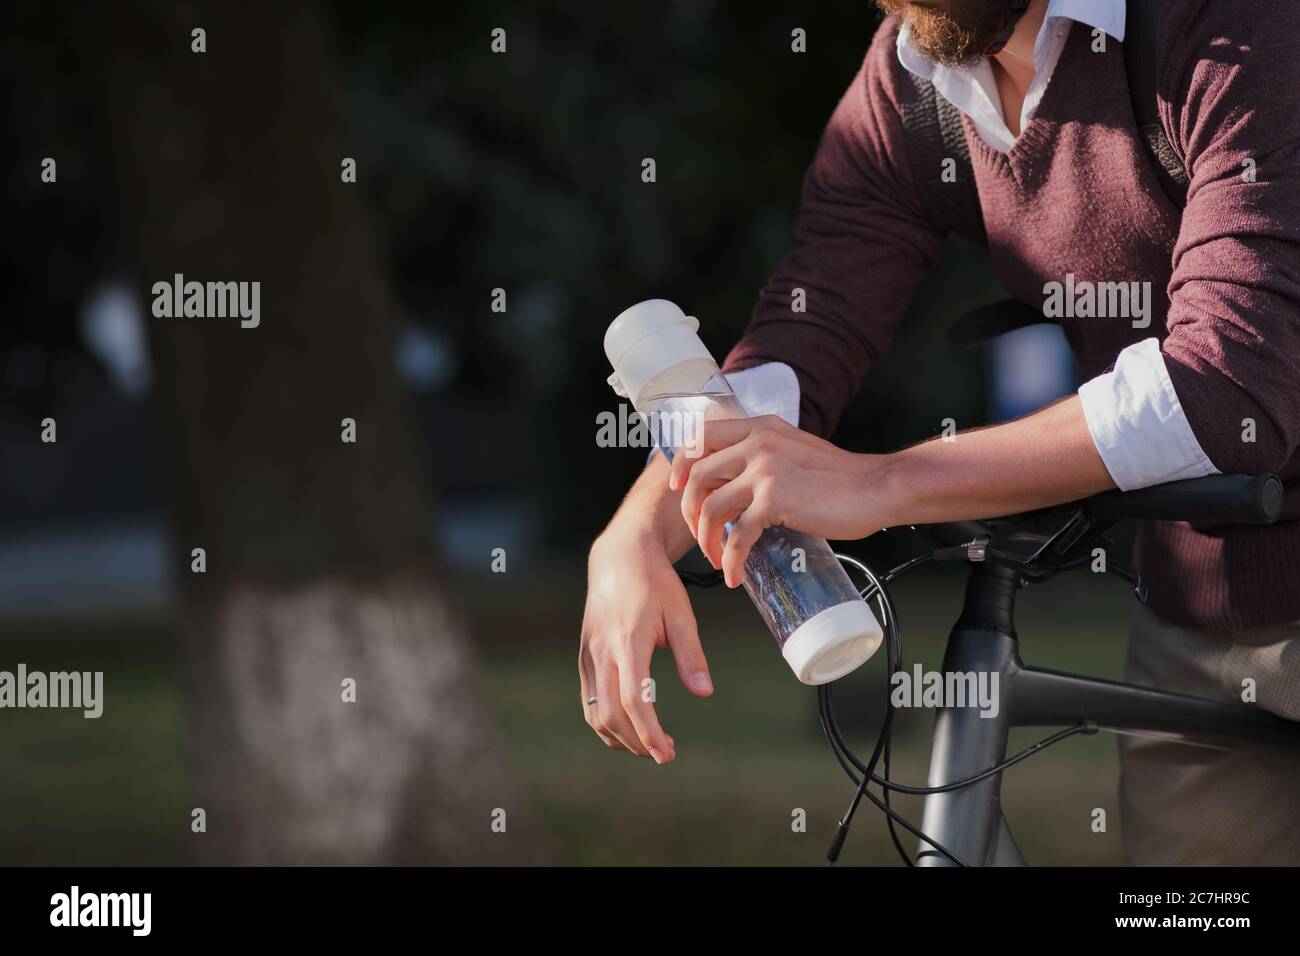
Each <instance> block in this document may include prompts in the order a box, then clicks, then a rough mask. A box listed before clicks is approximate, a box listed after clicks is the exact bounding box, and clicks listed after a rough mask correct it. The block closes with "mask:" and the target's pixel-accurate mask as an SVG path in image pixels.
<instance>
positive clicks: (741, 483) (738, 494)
mask: <svg viewBox="0 0 1300 956" xmlns="http://www.w3.org/2000/svg"><path fill="white" fill-rule="evenodd" d="M753 501H754V482H753V479H752V478H749V477H746V476H745V475H741V476H740V477H739V478H737V479H736V480H735V481H729V482H727V483H726V484H725V485H723V486H721V487H720V488H716V489H714V491H712V492H711V493H710V494H709V496H708V497H707V498H705V499H704V504H703V505H702V506H701V507H700V518H699V523H698V525H697V526H696V539H697V540H698V541H699V543H700V550H701V551H703V552H704V556H705V557H706V558H708V559H709V563H710V564H712V565H713V566H714V567H715V568H721V567H722V556H723V549H722V539H723V534H724V532H726V524H727V522H728V521H732V520H734V519H735V518H736V517H738V516H739V515H740V513H741V512H742V511H744V510H745V509H746V508H749V507H750V506H751V505H752V504H753Z"/></svg>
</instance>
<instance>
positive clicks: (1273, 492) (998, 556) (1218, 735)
mask: <svg viewBox="0 0 1300 956" xmlns="http://www.w3.org/2000/svg"><path fill="white" fill-rule="evenodd" d="M1281 510H1282V484H1281V482H1280V481H1279V480H1278V479H1277V478H1276V477H1275V476H1272V475H1262V476H1243V475H1212V476H1208V477H1205V478H1194V479H1190V480H1187V481H1178V482H1171V483H1169V484H1165V485H1157V486H1154V487H1151V488H1145V489H1142V490H1139V491H1131V492H1119V491H1111V492H1106V493H1104V494H1100V495H1096V496H1094V497H1091V498H1087V499H1084V500H1081V501H1075V502H1070V503H1067V504H1063V505H1058V506H1056V507H1053V508H1045V509H1041V510H1038V511H1033V512H1027V513H1025V514H1020V515H1012V516H1008V517H1003V518H993V519H988V520H983V521H963V522H954V523H949V524H937V525H926V526H913V527H911V528H910V529H907V530H910V531H913V532H918V533H923V534H925V535H927V536H928V537H930V538H931V539H932V540H934V541H935V542H936V543H937V544H938V545H939V547H938V548H937V549H935V550H934V551H931V552H928V553H926V554H923V555H920V556H919V557H917V558H914V559H912V560H911V561H908V562H906V563H904V564H902V565H900V566H899V567H897V568H894V569H893V570H892V571H890V572H889V573H888V574H886V575H884V576H883V577H878V576H877V575H876V574H874V573H873V572H872V571H871V569H870V568H868V567H867V566H866V565H865V564H863V563H862V562H860V561H857V560H856V559H854V558H852V557H849V556H846V555H840V556H839V557H840V559H841V561H843V562H844V563H845V564H847V565H849V567H850V568H853V569H856V570H858V571H859V572H861V573H862V574H863V575H864V576H865V577H866V578H867V580H868V582H869V583H868V585H867V587H865V588H863V589H862V592H861V593H862V595H863V597H864V598H866V599H868V600H875V601H876V602H877V604H878V606H879V608H880V618H881V623H882V626H883V628H884V630H885V635H886V649H887V654H888V677H889V678H890V679H891V680H892V677H893V675H894V674H895V673H896V672H898V671H899V668H900V665H901V656H902V655H901V639H900V634H899V629H898V623H897V617H896V615H895V613H894V609H893V603H892V601H891V600H890V598H889V593H888V589H887V586H888V584H889V582H890V581H891V580H893V579H894V578H896V577H898V575H900V574H903V573H906V572H907V571H910V570H912V569H913V568H915V567H919V566H920V565H922V564H926V563H929V562H931V561H944V560H956V561H964V562H966V563H967V564H968V565H969V574H968V577H967V583H966V597H965V602H964V603H963V605H962V610H961V614H960V615H959V617H958V619H957V622H956V623H955V624H954V625H953V629H952V631H951V633H950V635H949V638H948V645H947V650H946V652H945V654H944V659H943V665H942V673H943V674H944V675H945V681H946V680H947V675H949V674H970V673H983V672H986V673H989V674H996V675H997V677H998V686H999V689H1000V700H999V704H1000V706H999V707H998V708H997V710H996V713H995V714H994V715H992V716H982V715H981V714H980V712H979V711H978V709H977V708H974V707H953V706H941V707H939V708H938V711H937V713H936V716H935V725H934V738H933V741H932V744H931V751H930V771H929V784H928V785H927V786H925V787H911V786H904V785H902V784H898V783H895V782H893V781H891V780H890V776H889V757H890V740H891V737H890V732H891V728H892V719H893V712H894V708H893V707H892V706H889V705H887V708H886V714H885V719H884V722H883V724H882V727H881V731H880V735H879V736H878V738H877V740H876V745H875V748H874V750H873V752H872V755H871V757H870V758H869V759H868V760H867V761H865V762H864V761H862V760H861V759H859V758H858V757H857V756H856V755H855V754H854V753H853V751H852V750H851V749H849V747H848V745H847V744H846V743H845V742H844V738H843V736H842V735H841V734H840V732H839V728H838V725H837V724H836V721H835V715H834V708H833V704H832V700H833V691H832V688H833V686H834V685H833V684H828V685H823V686H822V687H820V688H818V698H819V704H820V715H821V720H822V726H823V730H824V731H825V733H826V737H827V740H828V742H829V743H830V745H831V749H832V751H833V752H834V753H835V756H836V757H837V759H838V760H839V762H840V764H841V766H842V767H843V768H844V770H845V772H846V773H847V774H848V775H849V777H850V779H851V780H853V781H854V784H855V786H856V787H857V791H856V793H855V794H854V799H853V803H852V804H851V805H850V807H849V810H848V812H847V813H846V814H845V817H844V818H843V819H842V820H841V821H840V825H839V827H838V829H837V832H836V835H835V839H834V841H833V842H832V845H831V849H830V851H829V853H828V854H827V856H828V858H829V859H830V860H831V862H834V861H835V859H836V858H837V857H838V855H839V850H840V848H841V847H842V846H843V844H844V840H845V838H846V837H847V835H848V831H849V825H850V824H851V822H852V819H853V815H854V813H855V812H856V811H857V808H858V806H859V804H860V802H861V800H862V799H863V798H864V797H865V798H867V799H869V800H870V801H871V802H872V803H873V804H875V806H876V807H877V808H878V809H880V810H881V811H882V812H884V813H885V814H886V817H887V819H888V822H889V828H890V834H891V837H892V839H893V842H894V845H895V847H896V849H897V850H898V852H899V853H900V854H901V855H902V856H903V858H904V860H905V861H906V862H907V863H908V864H909V865H917V866H971V865H976V866H1025V865H1027V864H1026V862H1025V859H1024V857H1023V856H1022V855H1021V853H1020V850H1019V848H1018V847H1017V845H1016V842H1015V840H1014V838H1013V837H1012V835H1011V830H1010V827H1009V825H1008V823H1007V821H1006V818H1005V817H1004V816H1003V814H1002V809H1001V775H1002V771H1003V770H1005V769H1007V768H1008V767H1010V766H1012V765H1013V764H1015V763H1019V762H1020V761H1021V760H1024V759H1026V758H1027V757H1029V756H1032V755H1033V754H1034V753H1037V752H1038V751H1039V750H1041V749H1043V748H1044V747H1046V746H1049V745H1051V744H1054V743H1056V742H1058V741H1060V740H1063V739H1065V738H1066V737H1069V736H1072V735H1074V734H1078V733H1096V732H1098V731H1100V730H1109V731H1114V732H1117V733H1141V734H1160V735H1165V736H1169V737H1172V738H1175V739H1179V740H1182V741H1185V742H1187V743H1189V744H1193V743H1195V744H1202V745H1210V746H1218V747H1231V748H1242V747H1246V748H1264V749H1268V750H1271V751H1274V752H1285V753H1289V754H1293V755H1300V721H1289V720H1285V719H1283V718H1281V717H1277V716H1276V715H1273V714H1270V713H1268V712H1266V711H1263V710H1261V709H1259V708H1257V707H1252V706H1250V705H1248V704H1244V703H1241V704H1238V703H1227V702H1223V701H1217V700H1209V699H1203V698H1198V697H1193V696H1190V695H1186V694H1178V693H1173V692H1169V691H1162V690H1156V689H1153V688H1149V687H1140V686H1137V685H1133V684H1126V683H1123V682H1120V681H1113V680H1106V679H1102V678H1096V677H1086V676H1082V675H1078V674H1069V673H1065V672H1062V671H1054V670H1049V669H1046V668H1038V667H1033V666H1031V665H1027V664H1025V663H1024V662H1023V661H1022V660H1021V656H1020V644H1019V638H1018V635H1017V633H1016V627H1015V598H1016V592H1017V591H1018V590H1019V589H1020V588H1022V587H1028V586H1030V585H1032V584H1038V583H1041V582H1043V581H1046V580H1048V579H1050V578H1052V577H1054V576H1055V575H1057V574H1060V573H1064V572H1067V571H1072V570H1076V569H1079V568H1083V567H1089V566H1091V565H1092V563H1093V561H1094V560H1095V554H1096V549H1097V548H1100V549H1102V553H1103V554H1105V553H1106V549H1107V547H1108V545H1110V544H1111V539H1110V537H1109V535H1110V534H1111V533H1112V532H1113V530H1114V528H1115V527H1116V525H1117V524H1118V523H1119V522H1121V521H1124V520H1127V519H1134V518H1145V519H1154V520H1166V521H1193V522H1206V523H1216V524H1227V523H1253V524H1271V523H1273V522H1274V521H1276V520H1277V518H1278V517H1279V515H1280V514H1281ZM1105 570H1106V572H1107V573H1110V574H1112V575H1115V576H1117V577H1120V578H1122V579H1123V580H1125V581H1126V582H1127V583H1128V584H1129V585H1130V586H1131V587H1132V588H1133V591H1134V593H1135V596H1136V597H1137V598H1138V599H1139V600H1141V601H1145V600H1146V596H1147V594H1146V585H1145V584H1144V583H1143V581H1142V579H1141V576H1140V575H1139V574H1138V573H1137V572H1136V571H1134V570H1132V569H1130V568H1127V567H1124V566H1123V565H1121V564H1119V563H1117V562H1115V561H1113V560H1110V559H1109V558H1108V557H1107V558H1106V563H1105ZM679 574H681V576H682V579H683V580H684V581H685V582H686V583H687V584H688V585H696V586H712V585H714V584H716V583H718V581H720V575H718V576H717V579H716V580H715V576H714V575H695V574H689V573H687V572H681V571H679ZM1031 726H1033V727H1061V728H1063V729H1062V730H1059V731H1057V732H1056V733H1054V734H1052V735H1051V736H1049V737H1047V738H1045V739H1043V740H1041V741H1039V742H1038V743H1037V744H1034V745H1033V746H1031V747H1029V748H1027V749H1026V750H1023V751H1021V752H1020V753H1018V754H1015V755H1014V756H1012V757H1011V758H1008V757H1007V756H1006V748H1007V737H1008V733H1009V731H1010V729H1011V728H1012V727H1031ZM877 766H879V767H880V768H881V770H882V771H883V774H877V773H876V768H877ZM873 784H874V785H875V786H877V787H878V788H880V790H881V792H882V796H877V795H876V794H875V793H873V792H871V790H870V789H869V787H870V785H873ZM891 792H902V793H910V794H919V795H924V796H925V801H924V804H923V808H922V818H921V823H920V825H919V826H917V825H913V824H912V823H911V822H909V821H907V820H905V819H903V818H902V817H901V816H900V815H899V814H898V813H896V812H895V811H894V810H893V809H892V807H890V805H889V794H890V793H891ZM896 824H897V825H898V826H902V827H903V828H904V829H906V830H908V831H909V832H911V833H912V834H913V835H914V836H915V837H916V838H917V840H918V845H917V853H916V859H915V861H913V860H912V859H911V858H910V857H908V855H907V853H906V851H905V850H904V848H903V846H902V843H901V842H900V840H899V838H898V835H897V831H896V830H895V825H896Z"/></svg>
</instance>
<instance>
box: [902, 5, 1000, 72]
mask: <svg viewBox="0 0 1300 956" xmlns="http://www.w3.org/2000/svg"><path fill="white" fill-rule="evenodd" d="M876 2H877V5H878V6H879V7H880V8H881V9H882V10H883V11H884V12H885V13H886V14H893V13H897V14H899V15H900V16H901V17H902V21H903V23H905V24H907V26H908V27H909V28H911V31H912V42H913V43H914V44H915V45H916V48H917V50H919V51H920V52H921V53H922V54H923V55H924V56H926V57H927V58H929V59H931V60H934V61H935V62H937V63H942V64H943V65H944V66H950V67H967V66H971V65H972V64H974V63H977V62H978V61H979V59H980V57H981V56H983V54H984V51H985V50H986V49H988V47H989V44H991V43H992V42H993V41H994V39H996V38H997V35H998V30H999V29H1000V27H1001V25H1002V17H1003V8H1002V4H1001V3H999V2H998V0H949V2H948V4H947V6H946V7H945V8H944V9H942V10H938V9H931V8H929V7H918V6H916V5H915V4H912V3H909V2H908V0H876Z"/></svg>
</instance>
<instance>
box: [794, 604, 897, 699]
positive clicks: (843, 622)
mask: <svg viewBox="0 0 1300 956" xmlns="http://www.w3.org/2000/svg"><path fill="white" fill-rule="evenodd" d="M882 636H883V632H882V631H881V630H880V624H879V623H878V622H877V621H876V616H875V615H874V614H872V613H871V608H870V607H868V606H867V604H866V602H865V601H846V602H845V603H844V604H837V605H835V607H828V608H827V609H826V610H824V611H821V612H819V613H817V614H814V615H813V616H812V617H810V618H808V620H806V621H804V622H803V623H802V624H800V625H799V626H798V627H796V628H795V629H794V633H793V634H791V635H790V637H789V638H787V639H786V642H785V646H784V647H783V648H781V653H782V655H784V657H785V659H786V663H788V664H789V665H790V668H791V670H793V671H794V672H795V676H797V677H798V678H799V680H801V681H803V682H804V683H805V684H829V683H830V682H831V681H833V680H839V679H840V678H841V677H843V676H844V675H845V674H848V673H850V672H852V671H854V670H857V668H858V667H860V666H861V665H863V664H865V663H866V661H867V659H868V658H870V657H871V655H872V654H874V653H876V649H877V648H878V647H880V639H881V637H882Z"/></svg>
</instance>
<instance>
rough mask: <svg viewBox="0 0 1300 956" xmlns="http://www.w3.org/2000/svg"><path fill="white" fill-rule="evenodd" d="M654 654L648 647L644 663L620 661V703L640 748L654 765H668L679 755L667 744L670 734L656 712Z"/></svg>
mask: <svg viewBox="0 0 1300 956" xmlns="http://www.w3.org/2000/svg"><path fill="white" fill-rule="evenodd" d="M651 651H653V648H652V647H648V648H647V653H646V659H645V661H644V662H642V661H636V662H633V661H630V660H627V659H624V660H622V661H620V662H619V668H618V675H619V681H620V684H621V691H622V696H621V701H622V704H623V713H625V714H627V717H628V720H629V721H631V723H632V729H633V730H635V731H636V735H637V739H638V740H639V741H640V742H641V746H642V747H644V748H645V749H646V751H647V752H648V753H649V754H650V758H651V759H652V760H653V761H654V762H655V763H657V764H665V763H667V762H668V761H670V760H672V759H673V757H674V756H676V754H674V753H673V748H672V745H671V744H670V743H669V742H668V735H667V734H665V733H664V731H663V728H662V727H660V726H659V715H658V714H656V713H655V705H654V694H653V688H654V683H653V681H651V680H650V652H651Z"/></svg>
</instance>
